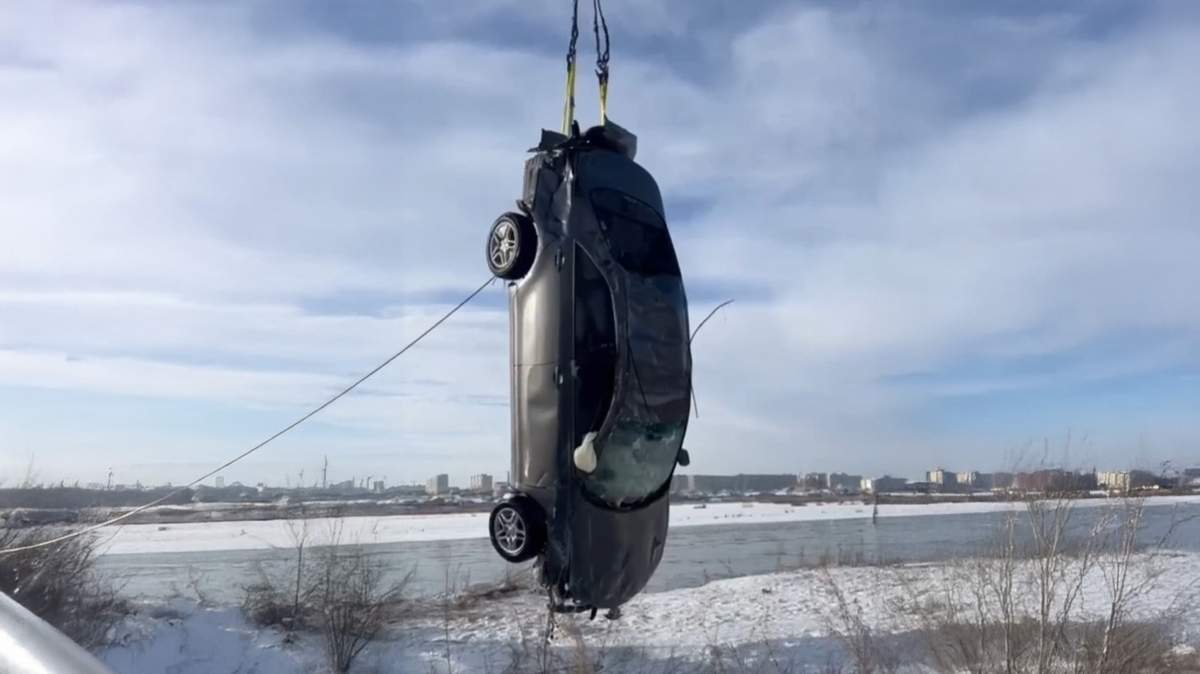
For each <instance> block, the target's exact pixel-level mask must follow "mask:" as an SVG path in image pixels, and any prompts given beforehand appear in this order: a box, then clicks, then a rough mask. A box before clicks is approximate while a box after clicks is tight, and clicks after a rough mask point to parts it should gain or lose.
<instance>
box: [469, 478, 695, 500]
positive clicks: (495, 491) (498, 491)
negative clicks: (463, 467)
mask: <svg viewBox="0 0 1200 674" xmlns="http://www.w3.org/2000/svg"><path fill="white" fill-rule="evenodd" d="M509 489H510V486H509V484H508V483H507V482H495V483H493V484H492V496H493V497H495V498H500V497H501V496H504V495H505V494H507V493H508V490H509ZM671 489H672V491H674V489H675V482H674V481H673V480H672V482H671Z"/></svg>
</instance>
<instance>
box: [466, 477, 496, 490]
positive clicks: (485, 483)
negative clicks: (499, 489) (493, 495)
mask: <svg viewBox="0 0 1200 674" xmlns="http://www.w3.org/2000/svg"><path fill="white" fill-rule="evenodd" d="M491 490H492V476H491V475H488V474H487V473H479V474H478V475H472V476H471V491H491Z"/></svg>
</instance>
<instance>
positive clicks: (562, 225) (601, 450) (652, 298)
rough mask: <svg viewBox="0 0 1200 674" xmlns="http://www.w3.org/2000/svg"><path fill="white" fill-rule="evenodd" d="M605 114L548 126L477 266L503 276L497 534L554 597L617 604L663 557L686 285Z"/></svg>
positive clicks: (640, 176) (682, 379) (645, 182)
mask: <svg viewBox="0 0 1200 674" xmlns="http://www.w3.org/2000/svg"><path fill="white" fill-rule="evenodd" d="M636 144H637V140H636V138H635V137H634V136H633V135H632V134H630V133H629V132H628V131H625V130H624V129H622V128H621V127H619V126H617V125H616V124H614V123H612V122H607V123H606V124H603V125H601V126H597V127H594V128H592V129H590V130H589V131H588V132H586V133H582V134H581V133H579V130H578V126H575V125H572V132H571V133H570V134H569V135H565V134H559V133H555V132H550V131H543V133H542V142H541V143H540V144H539V146H538V147H537V148H535V152H536V154H535V155H534V156H533V157H531V158H530V159H529V160H528V161H527V162H526V165H525V178H524V189H523V195H522V198H521V199H520V200H519V201H518V210H517V211H516V212H510V213H505V214H503V215H501V216H500V217H499V218H498V219H497V220H496V221H495V223H494V224H493V225H492V228H491V231H490V233H489V236H488V243H487V260H488V266H489V268H490V270H491V271H492V273H493V274H495V275H496V276H498V277H500V278H502V279H505V280H506V281H508V296H509V317H510V342H511V349H510V356H511V378H512V380H511V387H512V391H511V395H512V471H511V476H512V480H511V485H510V488H511V491H510V493H508V494H507V495H506V496H505V497H504V498H503V499H501V501H500V502H499V503H498V504H497V505H496V507H495V508H494V509H493V511H492V514H491V518H490V522H489V525H490V533H491V540H492V544H493V546H494V547H495V549H496V551H497V552H498V553H499V554H500V556H501V557H503V558H504V559H506V560H508V561H510V562H521V561H526V560H530V559H533V558H535V557H536V558H539V560H540V568H541V577H542V580H543V582H544V583H545V584H546V585H547V586H548V588H549V589H550V592H551V594H552V598H553V599H554V600H555V601H554V603H555V606H556V607H558V608H559V609H560V610H588V609H591V610H593V611H594V610H595V609H597V608H602V609H616V608H617V607H619V606H620V605H621V604H623V603H625V602H626V601H628V600H629V599H630V598H631V597H633V596H634V595H635V594H637V593H638V592H640V591H641V590H642V588H644V587H645V585H646V583H647V581H648V580H649V579H650V576H651V575H652V574H653V573H654V570H655V569H656V568H657V566H658V563H659V561H660V560H661V558H662V554H663V546H664V544H665V543H666V538H667V519H668V497H669V491H670V484H671V477H672V475H673V473H674V469H675V466H676V464H681V465H687V463H688V457H687V452H686V451H685V450H684V449H683V438H684V434H685V432H686V430H687V424H688V414H689V411H690V397H689V396H690V391H691V376H692V360H691V351H690V347H689V339H688V312H687V298H686V295H685V293H684V287H683V280H682V278H681V275H680V269H679V263H678V260H677V258H676V255H675V249H674V246H673V245H672V243H671V236H670V233H669V232H668V229H667V224H666V220H665V218H664V216H663V205H662V196H661V194H660V193H659V189H658V185H657V184H656V182H655V181H654V178H653V177H651V175H650V174H649V173H648V172H647V171H646V170H645V169H643V168H642V167H641V166H639V165H638V164H637V163H636V162H635V161H634V155H635V152H636Z"/></svg>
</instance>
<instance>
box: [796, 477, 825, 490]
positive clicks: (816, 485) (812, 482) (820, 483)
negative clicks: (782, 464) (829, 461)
mask: <svg viewBox="0 0 1200 674" xmlns="http://www.w3.org/2000/svg"><path fill="white" fill-rule="evenodd" d="M800 486H802V487H804V488H805V489H807V490H808V491H817V490H818V489H828V488H829V474H828V473H805V474H804V479H803V480H802V481H801V483H800Z"/></svg>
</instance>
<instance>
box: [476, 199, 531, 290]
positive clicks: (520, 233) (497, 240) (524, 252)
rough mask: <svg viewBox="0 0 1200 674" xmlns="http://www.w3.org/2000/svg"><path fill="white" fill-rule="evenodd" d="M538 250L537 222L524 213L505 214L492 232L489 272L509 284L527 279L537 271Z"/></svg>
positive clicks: (488, 250) (498, 220)
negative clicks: (535, 224)
mask: <svg viewBox="0 0 1200 674" xmlns="http://www.w3.org/2000/svg"><path fill="white" fill-rule="evenodd" d="M537 246H538V241H537V228H535V227H534V226H533V220H532V219H531V218H530V217H529V216H528V215H523V214H521V213H505V214H504V215H501V216H500V217H498V218H496V221H495V222H493V223H492V228H491V229H490V230H488V240H487V263H488V269H490V270H491V272H492V274H494V275H496V276H498V277H500V278H502V279H505V280H506V281H516V280H517V279H520V278H524V277H525V275H526V274H528V273H529V270H530V269H531V268H532V267H533V259H534V257H536V256H537Z"/></svg>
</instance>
